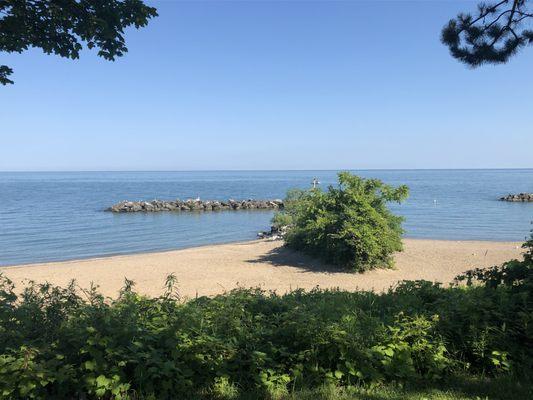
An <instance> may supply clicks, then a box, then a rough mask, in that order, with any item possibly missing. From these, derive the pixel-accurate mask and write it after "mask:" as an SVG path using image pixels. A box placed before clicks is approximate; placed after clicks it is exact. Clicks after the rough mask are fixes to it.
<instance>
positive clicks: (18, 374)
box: [0, 242, 533, 399]
mask: <svg viewBox="0 0 533 400" xmlns="http://www.w3.org/2000/svg"><path fill="white" fill-rule="evenodd" d="M528 246H529V247H528V251H529V252H528V256H526V259H525V260H523V261H516V262H512V263H508V264H506V265H504V266H503V267H499V268H498V269H497V270H498V271H500V273H501V274H503V275H504V276H505V277H506V278H505V279H500V280H499V281H498V282H499V283H498V284H494V282H495V281H496V280H497V278H495V277H494V276H495V273H492V274H491V273H490V272H489V273H488V274H489V275H490V278H489V279H487V276H488V275H483V274H482V273H475V272H474V273H472V274H470V275H469V278H468V279H469V281H470V282H471V283H472V282H473V281H474V280H479V281H480V283H481V284H480V285H471V286H466V287H464V286H463V287H460V286H453V287H448V288H443V287H441V286H439V285H437V284H432V283H429V282H423V281H417V282H404V283H402V284H401V285H399V286H398V287H396V288H394V289H391V290H389V291H388V292H387V293H384V294H376V293H373V292H356V293H350V292H343V291H323V290H318V289H317V290H313V291H311V292H304V291H294V292H292V293H289V294H286V295H282V296H281V295H276V294H275V293H265V292H263V291H261V290H259V289H241V290H235V291H232V292H230V293H228V294H225V295H220V296H217V297H214V298H204V297H202V298H198V299H194V300H191V301H188V302H180V301H179V300H178V299H177V296H176V294H175V292H174V291H173V290H172V279H170V280H169V282H168V290H167V291H166V293H165V294H164V295H163V296H161V297H160V298H155V299H153V298H146V297H142V296H139V295H138V294H136V293H135V292H134V291H133V290H132V283H131V282H126V285H125V288H124V289H123V291H122V293H121V295H120V297H119V298H118V299H116V300H113V301H105V300H104V299H103V298H102V296H100V295H99V294H98V293H97V292H96V291H95V290H94V289H93V290H89V291H85V292H81V293H78V292H76V291H75V289H74V286H73V285H71V286H70V287H68V288H65V289H60V288H56V287H51V286H49V285H41V286H36V285H33V286H30V287H29V288H28V289H26V290H25V292H24V293H23V294H22V296H21V297H17V296H16V295H15V294H14V293H13V286H12V284H11V283H10V282H9V281H8V280H7V279H5V278H2V284H1V286H0V398H5V399H17V398H54V399H60V398H79V397H82V398H91V399H93V398H118V399H120V398H127V397H130V396H131V397H134V398H157V399H166V398H186V399H188V398H192V397H193V395H199V396H203V397H218V398H220V397H225V398H234V397H235V396H236V395H237V394H238V393H241V392H246V391H255V393H262V394H261V396H263V397H266V396H270V397H275V396H276V395H279V394H283V393H286V392H289V391H293V390H299V389H302V388H309V387H311V388H312V387H321V386H323V385H324V384H328V383H331V384H335V385H337V386H344V387H348V386H353V385H363V386H368V385H376V384H380V383H391V382H396V383H402V384H409V383H416V382H426V383H427V382H435V381H439V380H441V379H443V378H445V377H449V376H454V375H456V374H470V375H478V376H481V375H483V376H494V375H502V374H503V375H508V374H512V375H513V376H519V377H520V376H521V377H522V378H523V379H527V378H528V374H530V373H531V371H532V369H533V328H532V325H531V323H532V320H533V294H532V293H533V291H532V290H531V287H532V282H533V275H532V270H533V268H532V263H531V255H532V254H533V242H530V243H529V244H528ZM527 257H529V258H527ZM519 271H520V272H519ZM467 275H468V274H467ZM150 396H152V397H150ZM258 396H259V395H258Z"/></svg>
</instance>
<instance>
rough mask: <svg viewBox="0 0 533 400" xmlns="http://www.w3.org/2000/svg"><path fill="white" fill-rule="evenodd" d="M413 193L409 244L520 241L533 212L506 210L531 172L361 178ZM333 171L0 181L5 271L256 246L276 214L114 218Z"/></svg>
mask: <svg viewBox="0 0 533 400" xmlns="http://www.w3.org/2000/svg"><path fill="white" fill-rule="evenodd" d="M356 173H358V174H359V175H362V176H366V177H377V178H380V179H383V180H384V181H386V182H387V183H390V184H394V185H398V184H407V185H408V186H409V187H410V190H411V196H410V198H409V200H408V201H407V202H406V203H404V204H402V205H391V208H393V209H394V210H395V211H396V212H398V213H400V214H402V215H404V216H405V217H406V220H405V225H404V226H405V229H406V231H407V233H406V236H409V237H419V238H435V239H457V240H466V239H478V240H523V239H524V238H525V237H526V236H527V235H528V233H529V230H530V228H531V225H530V221H531V220H533V203H505V202H500V201H497V198H498V197H499V196H501V195H503V194H507V193H509V192H521V191H524V192H525V191H528V192H533V170H387V171H385V170H379V171H378V170H374V171H356ZM314 177H317V178H318V179H319V180H320V182H321V185H322V186H326V185H328V184H334V183H335V181H336V172H335V171H268V172H258V171H253V172H252V171H238V172H234V171H232V172H223V171H219V172H57V173H7V172H6V173H0V265H11V264H21V263H29V262H40V261H51V260H65V259H76V258H85V257H93V256H104V255H111V254H125V253H135V252H144V251H157V250H167V249H178V248H183V247H190V246H197V245H204V244H209V243H224V242H231V241H239V240H247V239H254V238H255V236H256V233H257V232H258V231H260V230H264V229H267V228H268V227H269V221H270V218H271V216H272V212H271V211H239V212H228V211H226V212H210V213H201V214H195V213H182V214H179V213H154V214H142V213H135V214H112V213H108V212H103V211H102V210H103V209H104V208H105V207H107V206H109V205H111V204H113V203H115V202H118V201H120V200H125V199H128V200H151V199H154V198H160V199H175V198H178V197H179V198H182V199H186V198H196V197H197V196H200V197H201V198H202V199H210V200H211V199H220V200H223V199H228V198H234V199H242V198H252V197H253V198H282V197H283V196H284V194H285V192H286V191H287V189H289V188H293V187H300V188H307V187H309V186H310V182H311V180H312V179H313V178H314Z"/></svg>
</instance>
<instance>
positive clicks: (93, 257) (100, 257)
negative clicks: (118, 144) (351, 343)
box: [0, 236, 527, 272]
mask: <svg viewBox="0 0 533 400" xmlns="http://www.w3.org/2000/svg"><path fill="white" fill-rule="evenodd" d="M526 240H527V238H526V237H525V238H524V239H523V240H520V241H512V240H495V239H439V238H423V237H413V236H407V237H403V238H402V241H403V242H405V241H420V242H424V241H428V242H432V241H435V242H450V243H480V244H482V243H507V244H509V243H512V244H516V245H517V246H522V244H523V243H524V242H525V241H526ZM262 241H275V240H272V239H269V238H268V237H265V238H256V239H246V240H229V241H225V242H217V243H205V244H197V245H192V246H186V247H176V248H170V249H161V250H141V251H134V252H127V253H110V254H102V255H91V256H87V257H80V258H65V259H56V260H46V261H35V262H24V263H20V264H5V265H2V264H0V272H2V270H3V269H11V268H20V267H23V268H29V267H35V266H41V265H46V264H60V263H67V262H84V261H92V260H95V261H96V260H106V259H109V258H116V257H129V256H140V255H149V254H160V253H172V252H175V251H183V250H190V249H201V248H203V247H216V246H225V245H230V244H246V243H255V242H262ZM279 242H280V243H282V241H281V240H279Z"/></svg>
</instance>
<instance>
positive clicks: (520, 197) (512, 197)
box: [500, 193, 533, 202]
mask: <svg viewBox="0 0 533 400" xmlns="http://www.w3.org/2000/svg"><path fill="white" fill-rule="evenodd" d="M500 200H502V201H514V202H518V201H525V202H527V201H531V202H533V193H518V194H508V195H507V196H503V197H500Z"/></svg>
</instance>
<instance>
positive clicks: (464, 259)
mask: <svg viewBox="0 0 533 400" xmlns="http://www.w3.org/2000/svg"><path fill="white" fill-rule="evenodd" d="M521 245H522V242H494V241H457V240H433V239H404V251H403V252H401V253H396V254H395V261H396V263H395V268H394V269H375V270H372V271H368V272H366V273H363V274H358V273H349V272H343V271H342V270H339V269H338V268H335V267H332V266H329V265H326V264H324V263H322V262H320V261H318V260H316V259H313V258H311V257H308V256H305V255H302V254H300V253H297V252H294V251H292V250H290V249H288V248H286V247H284V246H283V242H282V241H279V240H276V241H274V240H268V239H267V240H265V239H256V240H252V241H240V242H234V243H225V244H216V245H204V246H198V247H191V248H186V249H179V250H168V251H159V252H151V253H137V254H125V255H115V256H106V257H96V258H87V259H81V260H69V261H58V262H45V263H33V264H21V265H12V266H3V267H0V272H1V273H3V274H4V275H5V276H7V277H8V278H9V279H11V280H12V281H13V282H14V283H15V285H16V287H17V289H18V290H20V289H21V288H22V287H23V286H24V285H25V284H27V281H28V280H33V281H35V282H37V283H43V282H49V283H52V284H55V285H59V286H65V285H66V284H68V282H69V281H70V280H71V279H75V280H76V282H77V285H78V286H80V287H82V288H88V287H89V286H90V284H91V282H94V283H95V284H97V285H99V289H100V291H101V292H102V293H103V294H104V295H105V296H110V297H115V296H116V295H117V293H118V291H119V290H120V288H121V287H122V285H123V283H124V279H125V278H128V279H131V280H133V281H134V282H136V285H135V288H136V290H137V291H138V292H139V293H141V294H144V295H148V296H157V295H160V294H161V293H162V292H163V285H164V280H165V278H166V276H167V275H169V274H171V273H173V274H175V275H176V278H177V280H178V291H179V292H180V294H181V295H182V296H184V297H188V298H191V297H195V296H203V295H207V296H211V295H216V294H219V293H223V292H225V291H229V290H231V289H234V288H237V287H261V288H263V289H265V290H276V291H278V292H279V293H283V292H286V291H289V290H293V289H297V288H302V289H307V290H309V289H312V288H314V287H316V286H319V287H321V288H324V289H325V288H340V289H345V290H361V289H365V290H376V291H383V290H387V289H388V288H389V287H390V286H393V285H395V284H397V283H398V282H399V281H401V280H417V279H424V280H429V281H438V282H442V283H448V282H451V281H452V280H453V278H454V277H455V276H457V275H458V274H460V273H462V272H464V271H466V270H468V269H471V268H476V267H490V266H492V265H497V264H501V263H502V262H504V261H507V260H510V259H512V258H519V257H520V255H521V253H522V249H521V247H520V246H521Z"/></svg>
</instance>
